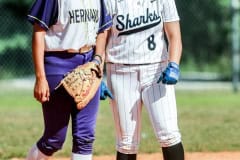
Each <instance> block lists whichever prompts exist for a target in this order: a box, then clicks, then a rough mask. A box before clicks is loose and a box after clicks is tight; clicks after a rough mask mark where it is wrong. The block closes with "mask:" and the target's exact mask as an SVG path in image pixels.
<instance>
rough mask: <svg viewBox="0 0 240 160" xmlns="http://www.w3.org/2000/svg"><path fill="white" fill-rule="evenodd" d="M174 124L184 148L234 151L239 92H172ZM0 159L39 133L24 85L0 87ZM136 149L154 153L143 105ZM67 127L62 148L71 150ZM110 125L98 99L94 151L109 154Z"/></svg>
mask: <svg viewBox="0 0 240 160" xmlns="http://www.w3.org/2000/svg"><path fill="white" fill-rule="evenodd" d="M176 94H177V103H178V116H179V127H180V129H181V132H182V139H183V143H184V146H185V150H186V151H187V152H196V151H197V152H204V151H213V152H217V151H238V150H239V148H240V141H239V137H240V127H239V124H240V118H239V116H240V109H239V107H240V100H239V99H240V93H238V94H233V93H232V92H231V91H225V90H222V91H219V90H218V91H211V90H210V91H203V90H202V91H182V90H178V91H177V93H176ZM0 117H1V121H0V135H1V136H0V159H1V160H2V159H10V158H12V157H25V155H26V152H27V151H28V149H29V147H30V146H31V145H32V144H33V143H34V142H35V141H36V140H37V139H38V138H39V137H40V136H41V134H42V127H43V125H42V113H41V108H40V104H39V103H37V102H36V101H35V100H34V99H33V98H32V91H31V90H30V91H29V90H10V91H7V90H6V91H5V90H4V91H3V92H0ZM142 124H143V127H142V141H141V146H140V152H141V153H155V152H158V151H159V150H160V149H159V145H158V143H157V142H156V139H155V136H154V134H153V130H152V127H151V125H150V123H149V120H148V116H147V114H146V110H145V109H144V108H143V118H142ZM70 134H71V132H70V130H69V132H68V137H67V140H66V142H65V144H64V147H63V150H61V151H60V152H58V153H57V154H56V156H64V157H66V156H68V155H70V152H71V137H70ZM114 141H115V140H114V129H113V121H112V115H111V110H110V108H109V106H108V101H102V102H101V107H100V112H99V116H98V121H97V133H96V141H95V150H94V154H95V155H106V154H114V153H115V147H114Z"/></svg>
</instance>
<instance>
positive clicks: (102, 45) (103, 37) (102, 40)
mask: <svg viewBox="0 0 240 160" xmlns="http://www.w3.org/2000/svg"><path fill="white" fill-rule="evenodd" d="M108 32H109V31H108V30H105V31H104V32H101V33H99V34H98V36H97V41H96V51H95V53H96V54H99V55H101V56H102V62H104V59H105V51H106V43H107V36H108Z"/></svg>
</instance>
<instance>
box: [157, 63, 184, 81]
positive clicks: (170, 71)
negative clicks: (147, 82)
mask: <svg viewBox="0 0 240 160" xmlns="http://www.w3.org/2000/svg"><path fill="white" fill-rule="evenodd" d="M179 76H180V70H179V65H178V64H177V63H175V62H169V63H168V66H167V68H166V69H165V71H163V73H162V74H161V76H160V78H159V80H158V81H157V83H159V82H161V81H162V83H163V84H176V83H177V82H178V79H179Z"/></svg>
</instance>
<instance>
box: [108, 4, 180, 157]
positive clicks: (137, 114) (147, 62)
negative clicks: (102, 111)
mask: <svg viewBox="0 0 240 160" xmlns="http://www.w3.org/2000/svg"><path fill="white" fill-rule="evenodd" d="M108 2H109V4H108V7H109V10H110V12H111V14H112V16H113V27H112V30H111V36H110V38H109V42H108V45H107V56H106V62H107V83H108V87H109V88H110V90H111V92H112V93H113V96H114V99H113V100H111V107H112V111H113V116H114V121H115V126H116V148H117V150H118V151H120V152H122V153H126V154H135V153H137V151H138V147H139V143H140V135H141V133H140V130H141V111H142V105H144V106H145V107H146V109H147V111H148V113H149V117H150V120H151V123H152V125H153V128H154V132H155V134H156V137H157V139H158V141H159V143H160V144H161V146H162V147H169V146H172V145H175V144H177V143H179V142H180V141H181V134H180V132H179V129H178V124H177V123H178V122H177V109H176V100H175V91H174V86H173V85H164V84H161V83H160V84H158V83H157V80H158V78H159V76H160V74H161V72H162V71H163V70H164V69H165V68H166V66H167V60H168V52H167V45H166V42H165V40H164V32H163V23H164V22H172V21H179V16H178V13H177V9H176V6H175V1H174V0H133V1H131V0H109V1H108Z"/></svg>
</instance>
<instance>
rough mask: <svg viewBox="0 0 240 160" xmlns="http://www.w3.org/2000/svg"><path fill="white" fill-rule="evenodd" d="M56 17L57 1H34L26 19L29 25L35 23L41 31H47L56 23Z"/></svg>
mask: <svg viewBox="0 0 240 160" xmlns="http://www.w3.org/2000/svg"><path fill="white" fill-rule="evenodd" d="M57 17H58V1H57V0H36V1H35V2H34V4H33V5H32V7H31V9H30V12H29V14H28V17H27V19H28V21H29V22H30V23H32V24H34V23H37V24H39V25H40V26H41V27H43V29H45V30H48V29H49V27H50V26H51V25H53V24H55V23H56V22H57Z"/></svg>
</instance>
